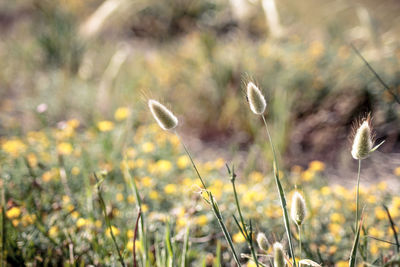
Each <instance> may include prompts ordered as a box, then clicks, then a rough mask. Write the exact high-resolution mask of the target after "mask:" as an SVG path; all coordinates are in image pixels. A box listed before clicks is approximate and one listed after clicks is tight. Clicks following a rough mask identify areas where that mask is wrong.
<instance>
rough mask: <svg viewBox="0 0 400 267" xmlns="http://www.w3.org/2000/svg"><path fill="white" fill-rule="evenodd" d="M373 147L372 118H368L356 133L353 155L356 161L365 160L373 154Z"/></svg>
mask: <svg viewBox="0 0 400 267" xmlns="http://www.w3.org/2000/svg"><path fill="white" fill-rule="evenodd" d="M372 146H373V134H372V129H371V120H370V116H368V117H367V118H365V119H363V120H362V122H361V123H360V124H359V126H358V128H357V130H356V132H355V135H354V140H353V146H352V149H351V155H352V156H353V158H354V159H358V160H361V159H365V158H367V157H368V155H369V153H370V152H371V149H372Z"/></svg>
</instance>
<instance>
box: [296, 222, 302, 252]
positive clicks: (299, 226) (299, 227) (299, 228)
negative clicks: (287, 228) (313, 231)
mask: <svg viewBox="0 0 400 267" xmlns="http://www.w3.org/2000/svg"><path fill="white" fill-rule="evenodd" d="M297 228H298V230H299V248H300V259H301V225H298V226H297Z"/></svg>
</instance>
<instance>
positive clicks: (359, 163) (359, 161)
mask: <svg viewBox="0 0 400 267" xmlns="http://www.w3.org/2000/svg"><path fill="white" fill-rule="evenodd" d="M360 173H361V159H359V160H358V172H357V192H356V222H355V224H354V229H355V231H356V232H357V225H358V207H359V194H360Z"/></svg>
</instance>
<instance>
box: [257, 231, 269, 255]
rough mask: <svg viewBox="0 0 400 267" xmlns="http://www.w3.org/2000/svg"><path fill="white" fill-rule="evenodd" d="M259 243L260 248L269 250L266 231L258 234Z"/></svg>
mask: <svg viewBox="0 0 400 267" xmlns="http://www.w3.org/2000/svg"><path fill="white" fill-rule="evenodd" d="M257 244H258V246H259V247H260V249H262V250H264V251H267V250H268V249H269V242H268V239H267V237H266V236H265V234H264V233H258V234H257Z"/></svg>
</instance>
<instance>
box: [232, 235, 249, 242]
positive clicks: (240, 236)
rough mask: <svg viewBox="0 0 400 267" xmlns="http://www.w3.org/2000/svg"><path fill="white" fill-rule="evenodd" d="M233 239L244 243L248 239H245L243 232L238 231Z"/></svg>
mask: <svg viewBox="0 0 400 267" xmlns="http://www.w3.org/2000/svg"><path fill="white" fill-rule="evenodd" d="M232 239H233V242H235V243H243V242H245V241H246V239H244V236H243V235H242V233H241V232H237V233H236V234H234V235H233V237H232Z"/></svg>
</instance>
